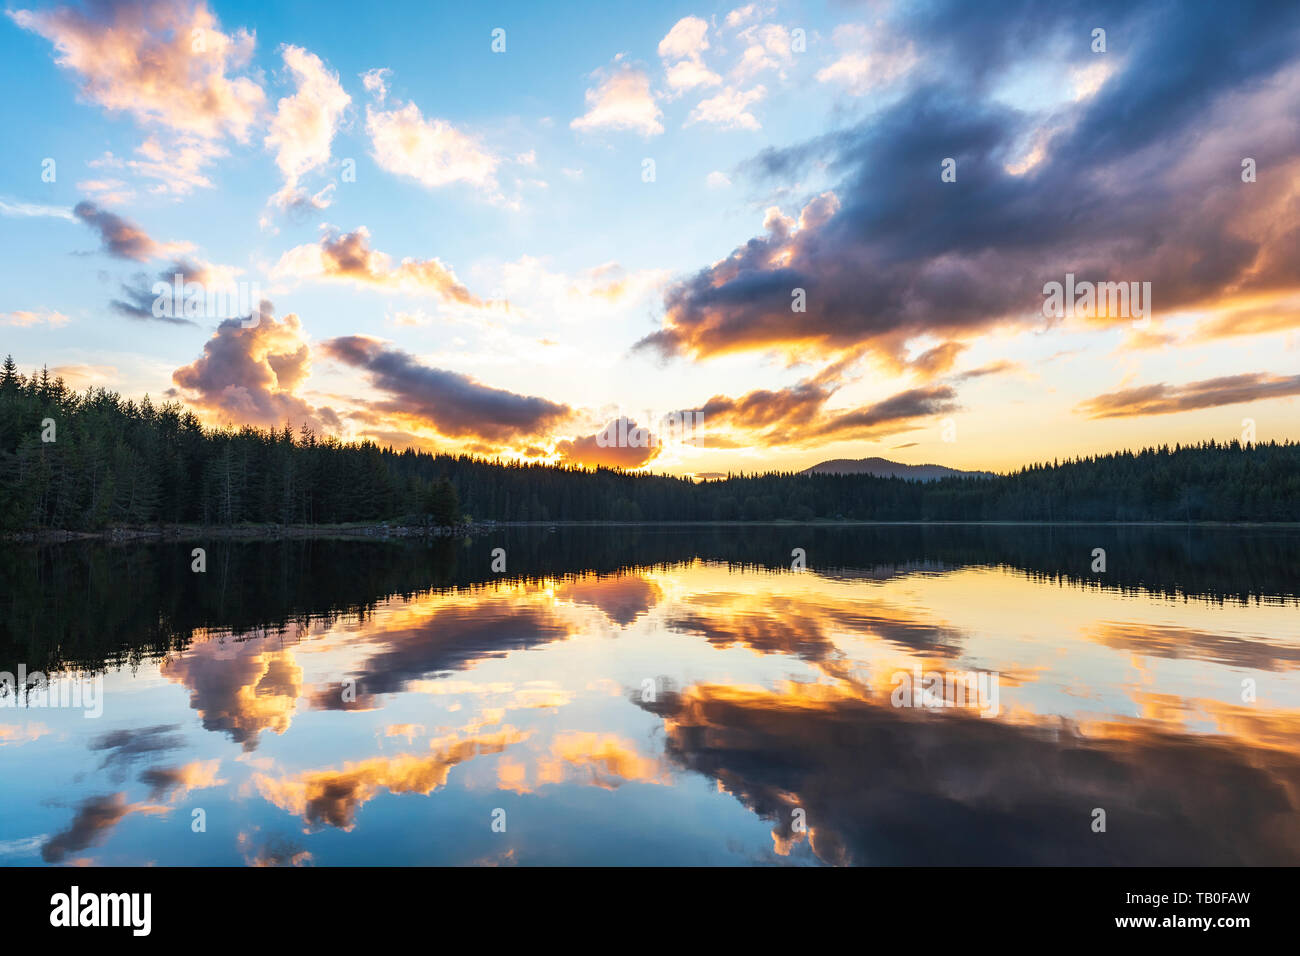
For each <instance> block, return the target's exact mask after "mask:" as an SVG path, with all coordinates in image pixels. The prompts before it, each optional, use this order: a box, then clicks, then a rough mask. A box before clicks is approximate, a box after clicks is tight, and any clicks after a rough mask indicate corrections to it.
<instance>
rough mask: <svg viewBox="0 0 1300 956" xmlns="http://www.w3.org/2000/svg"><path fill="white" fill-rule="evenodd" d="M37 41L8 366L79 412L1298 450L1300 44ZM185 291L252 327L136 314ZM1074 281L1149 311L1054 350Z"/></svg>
mask: <svg viewBox="0 0 1300 956" xmlns="http://www.w3.org/2000/svg"><path fill="white" fill-rule="evenodd" d="M974 6H975V7H977V6H978V5H974ZM1171 11H1172V12H1171ZM6 13H7V16H6V17H5V18H4V19H3V21H0V51H2V52H3V56H0V71H2V72H0V76H2V77H3V80H4V83H5V88H6V89H7V90H10V91H14V93H15V95H12V96H11V97H9V98H8V100H7V101H6V104H5V106H4V109H5V110H6V112H7V115H6V116H5V122H4V124H3V131H4V132H3V133H2V134H0V135H3V136H4V137H5V143H4V145H5V150H4V153H5V156H6V157H7V162H6V163H5V164H3V166H2V167H0V203H2V204H3V205H0V230H3V234H4V239H5V248H6V252H7V255H6V256H5V257H3V259H2V260H0V280H2V283H3V285H2V287H3V289H4V290H5V291H4V301H0V323H3V324H0V334H2V335H3V340H4V341H3V351H5V352H11V353H12V354H13V355H14V357H15V358H16V359H17V360H18V361H19V363H20V365H21V366H22V367H24V368H26V369H29V368H31V367H34V366H38V365H41V364H48V365H49V366H50V367H51V368H53V369H57V370H58V372H59V374H62V375H64V377H65V379H67V380H68V381H69V383H70V384H73V385H74V386H77V387H84V386H86V385H104V386H106V387H110V388H114V389H117V390H119V391H121V392H123V393H124V394H126V395H129V396H133V397H138V396H140V395H142V394H144V393H146V392H148V393H149V394H150V395H151V396H153V397H154V398H155V399H157V398H164V397H165V398H173V399H176V400H179V401H183V402H185V403H186V404H187V405H189V406H190V407H192V408H194V409H195V410H196V411H198V412H199V413H200V414H201V416H202V417H203V418H204V420H205V421H207V422H209V423H212V424H218V423H223V422H232V423H235V424H242V423H250V424H256V425H261V426H267V425H270V424H273V423H275V422H276V421H283V420H284V418H286V417H287V418H290V419H292V420H294V422H295V424H297V423H299V422H300V421H303V420H307V421H310V422H311V423H312V424H313V425H314V426H316V427H317V428H318V429H319V430H322V431H334V432H337V433H338V434H340V435H341V436H342V437H344V438H362V437H373V438H375V439H376V440H379V441H381V442H383V443H393V444H397V445H399V446H400V445H414V446H417V447H427V448H447V449H450V450H466V451H471V452H475V453H481V454H494V455H495V454H500V455H505V456H510V457H527V458H530V459H533V460H547V461H568V462H575V463H582V464H595V463H598V462H604V463H610V464H619V465H624V466H630V467H649V468H651V469H654V470H670V471H674V472H679V473H696V474H707V473H713V472H719V471H726V470H729V469H745V470H754V469H756V468H768V467H782V468H785V467H790V468H793V467H804V466H806V465H809V464H812V463H814V462H816V461H818V460H821V459H824V458H829V457H862V456H866V455H875V454H883V455H886V456H887V457H892V458H896V459H899V460H905V461H942V462H943V463H946V464H954V465H959V466H967V467H981V468H1003V467H1010V466H1012V465H1014V464H1018V463H1020V462H1023V461H1028V460H1038V459H1044V458H1052V457H1058V456H1061V457H1063V456H1068V455H1072V454H1078V453H1085V452H1091V451H1102V450H1110V449H1112V448H1116V447H1123V446H1126V445H1127V446H1136V445H1142V444H1149V443H1153V442H1163V441H1169V442H1173V441H1178V440H1182V441H1196V440H1201V439H1204V438H1210V437H1215V438H1220V439H1223V438H1232V437H1238V435H1239V434H1244V429H1245V427H1246V426H1245V423H1246V421H1247V420H1250V421H1251V422H1252V425H1253V427H1254V428H1256V430H1257V437H1258V438H1259V439H1261V440H1267V439H1269V438H1285V437H1295V434H1296V431H1295V422H1296V421H1297V417H1296V415H1295V410H1296V409H1295V402H1296V398H1295V396H1296V394H1298V393H1300V380H1296V379H1295V376H1294V370H1295V365H1296V362H1295V360H1296V358H1297V354H1296V353H1297V336H1296V334H1295V331H1294V329H1295V327H1296V324H1297V323H1296V316H1297V315H1298V314H1300V304H1298V299H1297V296H1298V295H1300V282H1298V281H1296V277H1295V267H1294V266H1291V267H1289V268H1288V266H1287V265H1286V263H1285V261H1284V260H1285V255H1284V253H1285V248H1286V245H1287V243H1288V242H1289V241H1294V237H1295V235H1296V232H1295V229H1296V223H1297V221H1298V220H1300V214H1297V212H1296V200H1295V195H1294V190H1293V188H1292V187H1290V186H1288V185H1287V183H1288V181H1294V178H1293V177H1292V176H1291V175H1290V173H1291V172H1292V171H1294V170H1295V168H1296V161H1297V139H1298V138H1300V136H1298V134H1297V132H1296V129H1295V122H1294V119H1292V120H1291V121H1290V122H1287V121H1276V122H1274V121H1273V120H1274V119H1275V118H1278V117H1280V116H1281V113H1280V109H1279V108H1280V107H1281V106H1282V105H1284V104H1285V103H1287V102H1291V103H1292V104H1294V102H1295V100H1294V98H1293V94H1294V92H1295V91H1296V89H1297V81H1296V77H1297V73H1298V68H1297V55H1296V53H1295V50H1296V47H1295V45H1294V44H1292V45H1291V52H1290V53H1289V54H1288V53H1287V52H1286V51H1285V45H1286V40H1287V38H1288V37H1289V38H1292V39H1294V38H1295V36H1296V14H1295V13H1294V10H1289V9H1288V7H1287V5H1284V4H1269V3H1259V4H1247V5H1246V8H1245V9H1244V12H1239V13H1237V14H1234V15H1232V16H1226V17H1225V18H1223V19H1221V20H1220V21H1215V20H1213V18H1211V17H1209V16H1208V15H1207V14H1203V13H1200V12H1197V11H1194V10H1190V8H1170V7H1168V6H1167V5H1165V4H1152V3H1146V4H1137V5H1125V4H1108V3H1098V4H1089V5H1078V6H1076V5H1063V6H1061V7H1060V8H1044V7H1039V6H1035V5H1027V6H1023V7H1019V8H1014V5H1013V8H1002V7H999V8H996V9H995V8H990V9H989V10H987V11H983V12H980V11H978V10H976V9H974V7H973V6H972V5H969V4H967V5H962V4H955V5H949V4H945V3H939V2H935V3H926V4H906V3H895V4H888V3H864V4H838V3H837V4H829V5H821V4H799V3H789V2H782V3H769V4H762V3H755V4H751V5H738V4H735V3H732V4H724V5H716V6H710V5H708V4H664V5H646V6H641V7H633V8H624V7H623V6H622V5H609V4H568V3H566V4H563V5H552V6H548V7H547V8H545V9H542V8H539V7H538V5H536V4H493V5H482V6H480V5H474V8H473V9H468V10H467V9H464V8H463V7H462V6H460V5H442V4H429V3H421V4H414V3H411V4H404V3H403V4H384V5H383V6H382V8H376V11H375V13H374V14H370V13H368V12H367V13H366V14H364V15H363V14H358V13H357V12H355V11H354V10H353V9H351V8H347V9H344V8H339V10H338V11H333V10H331V8H330V6H329V5H321V4H306V3H302V4H294V3H290V4H276V5H274V7H273V8H272V9H267V8H265V7H263V6H262V5H255V4H234V3H215V4H210V5H206V4H202V3H198V4H196V3H192V2H187V0H174V2H165V3H158V2H146V3H140V2H132V3H125V4H116V5H98V4H89V5H82V6H76V5H73V6H62V5H57V4H41V5H25V4H12V5H10V6H8V7H7V8H6ZM977 14H978V15H977ZM1162 18H1163V19H1162ZM1161 23H1164V24H1165V26H1164V27H1162V26H1161V25H1160V24H1161ZM1096 26H1102V28H1104V29H1107V45H1106V47H1105V49H1103V50H1098V49H1097V48H1096V46H1097V44H1096V39H1095V36H1094V34H1093V30H1094V29H1095V27H1096ZM498 28H499V29H502V30H504V31H505V34H504V43H505V50H504V52H494V51H493V49H492V45H493V31H494V30H496V29H498ZM195 30H198V31H200V33H198V34H195V33H194V31H195ZM800 31H801V32H800ZM196 38H197V46H196ZM204 40H206V42H202V41H204ZM1213 43H1218V44H1219V49H1220V50H1222V49H1224V48H1226V49H1229V50H1231V49H1236V48H1238V47H1237V46H1234V45H1236V44H1239V45H1240V48H1241V49H1247V48H1250V49H1254V50H1255V51H1256V55H1255V57H1254V59H1253V61H1252V65H1251V67H1250V71H1248V72H1239V73H1238V74H1235V75H1232V74H1229V73H1227V72H1225V71H1221V70H1220V69H1219V68H1218V66H1216V64H1217V63H1219V62H1220V61H1221V60H1222V59H1223V57H1222V56H1219V57H1217V58H1216V57H1215V56H1214V55H1212V54H1213V50H1214V47H1213V46H1212V44H1213ZM1274 44H1276V47H1277V48H1276V49H1275V48H1273V45H1274ZM1180 50H1181V52H1182V57H1181V59H1178V58H1177V54H1178V53H1179V51H1180ZM1228 59H1229V60H1231V57H1229V58H1228ZM376 71H379V72H376ZM367 77H368V79H367ZM1124 110H1128V111H1130V112H1131V114H1132V115H1131V116H1126V115H1124ZM1291 115H1292V117H1294V115H1295V114H1294V112H1292V114H1291ZM1107 122H1109V125H1107ZM1262 126H1263V127H1267V128H1268V130H1269V131H1268V132H1267V134H1261V133H1259V132H1258V130H1259V129H1260V128H1261V127H1262ZM277 130H278V131H279V132H278V133H277ZM1123 130H1132V131H1138V130H1140V131H1141V132H1134V133H1133V134H1131V135H1129V134H1121V132H1119V131H1123ZM1198 130H1199V136H1198ZM948 156H954V157H956V169H957V170H958V172H957V176H956V182H951V183H950V182H945V181H943V180H942V179H941V176H940V163H941V161H942V160H943V159H945V158H946V157H948ZM1247 156H1252V157H1255V156H1257V157H1258V162H1259V163H1260V164H1261V171H1260V174H1259V178H1258V179H1257V180H1256V181H1252V182H1250V183H1246V182H1244V181H1243V179H1242V176H1241V169H1240V163H1241V161H1242V158H1243V157H1247ZM47 160H53V161H54V163H55V166H54V177H53V181H47V180H48V179H49V178H50V177H49V174H48V163H47ZM647 161H652V162H653V165H654V176H653V179H652V180H648V179H647V177H646V175H645V169H646V162H647ZM294 163H297V167H296V168H297V172H295V173H294V174H293V175H292V176H290V175H288V174H286V173H285V171H284V170H285V169H286V168H290V167H292V166H293V164H294ZM286 164H287V165H286ZM352 170H355V176H353V175H352ZM43 173H44V174H45V175H44V176H43ZM1188 197H1194V200H1193V201H1191V202H1190V203H1189V202H1188ZM79 204H83V205H79ZM1099 211H1100V213H1104V215H1103V214H1099ZM124 230H125V231H124ZM124 235H130V236H136V237H139V236H141V235H142V236H143V237H145V238H144V239H139V240H138V241H137V242H136V243H135V244H134V245H130V246H124V245H123V244H122V243H121V241H120V240H121V237H122V236H124ZM115 237H116V244H115ZM1030 237H1035V238H1030ZM746 250H748V252H746ZM358 256H359V258H358ZM322 257H323V258H322ZM372 257H373V258H372ZM1293 258H1294V257H1293ZM408 260H409V264H408V265H404V264H403V263H406V262H407V261H408ZM175 262H182V263H184V264H186V270H187V272H186V274H187V275H188V276H189V277H190V278H191V279H197V280H198V281H200V282H204V283H211V282H214V281H215V280H214V279H213V277H214V276H217V275H224V276H226V277H228V278H231V279H234V280H236V281H239V282H242V283H244V284H245V286H248V287H252V286H256V291H257V292H258V293H259V294H260V296H262V297H264V298H265V299H266V300H267V301H268V306H267V307H266V308H264V309H263V310H262V311H261V313H260V315H259V320H258V321H259V324H258V326H257V327H256V328H252V329H249V328H242V327H241V323H239V322H237V321H231V320H230V316H229V315H228V314H206V313H205V314H202V315H199V316H194V317H191V319H190V321H167V320H166V319H163V320H159V319H158V318H156V317H152V318H151V317H150V316H149V315H147V314H141V313H139V311H138V312H137V314H135V315H132V314H129V313H128V312H126V311H124V310H123V309H121V308H119V307H117V306H114V305H113V303H114V302H119V303H120V302H123V301H124V300H125V301H128V302H129V301H131V296H130V295H129V294H127V292H125V291H124V290H123V285H124V284H125V285H127V286H128V287H130V288H133V289H135V290H136V291H137V293H139V294H143V292H141V290H147V289H148V288H149V286H150V284H151V283H152V282H154V281H155V280H156V279H158V277H159V276H161V275H166V274H170V273H169V270H172V268H173V266H172V264H173V263H175ZM1067 272H1071V273H1075V272H1077V273H1078V274H1079V276H1080V278H1081V279H1082V278H1091V279H1093V280H1094V281H1106V280H1116V281H1125V282H1128V281H1135V282H1138V283H1141V282H1143V281H1148V282H1151V283H1152V286H1153V289H1154V291H1153V293H1152V296H1153V299H1154V301H1155V302H1156V306H1155V309H1154V310H1153V312H1152V315H1151V316H1149V317H1147V319H1146V321H1138V322H1136V323H1135V322H1134V321H1133V317H1132V316H1129V315H1114V314H1101V315H1097V314H1094V315H1092V316H1087V317H1084V318H1083V319H1081V320H1079V321H1070V320H1067V321H1064V322H1058V321H1053V320H1052V319H1051V317H1048V316H1044V315H1043V313H1042V311H1041V309H1040V305H1041V303H1042V296H1041V293H1040V292H1039V291H1038V290H1039V289H1040V288H1041V287H1042V286H1043V284H1044V283H1045V282H1049V281H1060V280H1063V279H1064V276H1065V274H1066V273H1067ZM795 288H804V289H805V290H806V292H807V294H808V298H809V306H808V308H807V311H806V312H794V311H791V309H790V305H789V303H790V298H791V294H792V292H793V290H794V289H795ZM507 303H508V304H507ZM290 316H293V317H294V318H293V319H290V318H289V317H290ZM223 323H224V324H223ZM1153 323H1154V324H1153ZM678 410H690V411H696V412H699V413H700V420H701V421H703V422H704V423H705V428H706V433H702V434H698V435H695V436H693V438H692V440H691V442H690V443H688V444H685V445H678V446H676V447H668V446H665V445H659V446H657V447H655V448H650V449H646V448H633V449H620V450H618V451H610V450H608V449H607V448H606V447H605V446H604V445H602V444H601V443H599V442H596V441H595V437H596V436H597V435H599V434H600V433H601V430H602V428H603V427H604V426H605V425H606V424H607V423H608V422H609V421H611V420H613V419H616V418H617V417H619V416H620V415H626V416H628V417H629V418H631V419H632V420H634V421H635V422H636V423H637V424H639V425H644V426H647V427H649V428H650V429H651V430H652V431H654V432H658V431H660V428H659V426H658V419H659V417H660V416H662V415H663V414H666V413H670V412H674V411H678Z"/></svg>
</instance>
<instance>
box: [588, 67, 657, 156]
mask: <svg viewBox="0 0 1300 956" xmlns="http://www.w3.org/2000/svg"><path fill="white" fill-rule="evenodd" d="M592 76H593V78H595V79H597V81H598V82H597V84H596V85H595V86H594V87H592V88H591V89H589V90H587V93H586V100H587V112H586V113H584V114H583V115H582V116H579V117H578V118H577V119H575V120H574V121H573V122H571V123H570V124H569V126H570V127H572V128H573V129H576V130H579V131H580V132H591V131H593V130H597V129H626V130H632V131H633V132H637V133H640V134H641V135H642V136H655V135H658V134H659V133H662V132H663V131H664V127H663V123H662V122H661V120H662V119H663V113H662V111H660V109H659V107H658V106H657V105H656V104H655V101H654V96H653V95H652V94H651V92H650V77H649V76H648V75H647V74H646V72H645V70H642V69H640V68H638V67H634V66H632V65H631V64H630V63H625V62H623V55H622V54H619V55H618V56H617V57H615V58H614V63H613V66H612V67H611V68H610V69H607V70H597V71H596V72H595V73H593V74H592Z"/></svg>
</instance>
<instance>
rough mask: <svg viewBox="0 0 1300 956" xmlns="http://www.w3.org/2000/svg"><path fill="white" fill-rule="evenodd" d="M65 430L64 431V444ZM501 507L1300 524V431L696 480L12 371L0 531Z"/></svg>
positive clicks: (702, 515)
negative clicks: (249, 418)
mask: <svg viewBox="0 0 1300 956" xmlns="http://www.w3.org/2000/svg"><path fill="white" fill-rule="evenodd" d="M50 439H53V440H50ZM467 518H472V519H473V520H479V521H481V520H495V521H772V520H783V519H788V520H794V521H812V520H816V519H829V520H872V521H1261V522H1275V521H1300V444H1297V443H1295V442H1290V441H1287V442H1282V443H1279V442H1267V443H1247V444H1242V443H1240V442H1238V441H1236V440H1233V441H1231V442H1219V441H1214V440H1210V441H1205V442H1202V443H1200V444H1197V445H1181V446H1179V445H1175V446H1173V447H1169V446H1167V445H1162V446H1159V447H1152V448H1143V449H1141V450H1138V451H1129V450H1125V451H1118V452H1113V453H1110V454H1105V455H1097V456H1091V457H1084V458H1077V459H1072V460H1067V461H1054V462H1051V463H1036V464H1030V465H1026V466H1024V467H1022V468H1021V469H1020V470H1018V471H1014V472H1011V473H1009V474H1005V475H1000V476H997V477H994V478H976V477H958V478H945V479H942V480H939V481H934V482H929V483H921V482H912V481H907V480H905V479H901V478H879V477H875V476H871V475H800V474H793V473H781V472H769V473H764V474H750V475H746V474H735V475H728V476H727V477H726V478H719V479H713V480H706V481H696V480H693V479H691V478H685V477H673V476H668V475H654V474H643V473H628V472H623V471H618V470H614V469H607V468H598V469H595V470H589V469H583V468H579V467H573V466H564V465H551V464H542V463H521V462H503V461H492V460H487V459H484V458H477V457H471V456H468V455H450V454H434V453H430V452H425V451H415V450H412V449H404V450H402V451H397V450H394V449H393V448H392V447H381V446H379V445H378V444H376V443H374V442H373V441H361V442H342V441H340V440H339V439H338V438H336V437H334V436H318V435H316V434H314V433H313V432H312V431H311V429H309V428H307V427H306V426H302V427H300V428H299V429H298V430H296V431H295V430H294V429H293V427H292V426H291V424H289V423H286V424H285V425H284V427H283V428H280V429H259V428H255V427H251V426H244V427H242V428H233V427H226V428H206V427H204V426H203V424H202V423H201V422H200V421H199V420H198V418H197V417H196V416H195V415H194V414H193V412H191V411H189V410H188V409H186V408H185V407H184V406H183V405H181V404H179V403H177V402H167V403H165V404H161V405H155V404H154V403H153V402H151V401H150V399H149V398H148V397H147V396H146V397H145V398H143V399H141V400H140V401H138V402H137V401H134V400H129V399H126V400H124V399H123V398H122V397H121V396H119V395H117V394H116V393H114V392H111V391H108V390H105V389H102V388H91V389H87V390H86V391H85V392H83V393H77V392H75V391H73V390H71V389H69V388H68V387H67V386H66V385H65V384H64V382H63V381H62V380H61V379H59V378H51V377H50V375H49V373H48V372H47V371H45V370H42V371H41V372H40V373H33V374H31V375H27V376H24V375H22V374H21V373H20V372H19V371H18V370H17V367H16V366H15V363H14V361H13V359H12V358H6V360H5V363H4V366H3V371H2V372H0V531H4V532H15V531H41V530H52V529H58V530H96V529H102V528H108V527H119V526H124V527H145V526H157V525H205V526H211V525H244V524H253V525H327V524H341V523H355V522H381V521H386V522H399V523H426V524H437V525H449V524H454V523H456V522H458V521H461V520H464V519H467Z"/></svg>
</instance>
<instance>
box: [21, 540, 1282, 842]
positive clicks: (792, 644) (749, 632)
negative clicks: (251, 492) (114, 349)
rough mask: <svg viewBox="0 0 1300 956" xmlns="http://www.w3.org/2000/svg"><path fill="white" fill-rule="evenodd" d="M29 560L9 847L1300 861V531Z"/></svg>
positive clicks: (329, 543)
mask: <svg viewBox="0 0 1300 956" xmlns="http://www.w3.org/2000/svg"><path fill="white" fill-rule="evenodd" d="M194 548H203V549H204V552H205V554H204V562H205V570H203V571H202V572H197V571H195V570H193V569H192V568H193V564H194V560H195V559H194V557H193V549H194ZM498 549H500V550H498ZM1098 549H1101V550H1100V552H1099V551H1098ZM1103 558H1104V570H1101V569H1100V567H1101V566H1100V565H1099V560H1101V559H1103ZM494 565H495V567H496V570H494ZM503 565H504V569H503V570H502V569H501V568H502V566H503ZM801 565H802V566H801ZM0 585H3V593H2V595H0V601H2V603H3V610H4V614H3V622H0V669H4V670H6V671H8V672H10V673H12V674H15V675H16V674H17V673H18V669H19V667H20V666H21V667H22V668H23V669H24V670H25V671H26V673H27V674H28V675H31V674H32V673H33V672H40V673H42V674H45V675H48V678H49V679H50V680H51V683H50V685H49V687H48V688H47V690H46V692H45V693H44V694H42V693H41V692H40V691H39V689H38V688H37V687H36V686H35V685H33V686H32V687H31V688H29V689H28V691H27V692H25V693H24V692H23V691H22V690H21V689H19V688H17V687H16V686H15V684H16V680H15V681H14V682H11V683H10V684H9V685H7V688H6V689H7V691H8V692H7V693H6V694H5V696H4V697H3V698H0V865H9V866H14V865H19V866H29V865H43V864H65V865H66V864H94V865H147V864H157V865H205V866H242V865H307V866H311V865H315V866H330V865H397V866H403V865H426V864H432V865H555V864H558V865H590V864H598V865H751V864H773V865H799V866H820V865H865V866H871V865H899V864H921V865H931V864H956V865H973V864H1048V865H1062V864H1116V865H1140V864H1141V865H1145V864H1154V865H1203V864H1205V865H1208V864H1228V865H1233V864H1247V865H1255V864H1289V865H1295V864H1297V863H1300V813H1297V810H1298V809H1300V679H1298V675H1300V614H1298V613H1297V610H1298V605H1300V601H1298V596H1300V530H1298V529H1294V528H1289V529H1288V528H1281V529H1266V528H1209V527H1179V528H1169V527H1060V526H1058V527H1045V526H916V525H910V526H909V525H879V526H851V527H822V526H800V525H773V526H758V527H756V526H749V527H745V526H705V527H699V526H696V527H689V526H663V527H640V528H636V527H606V528H585V527H560V528H558V529H556V530H554V531H549V530H548V529H545V528H537V529H534V528H508V529H499V530H497V531H494V532H492V533H489V534H486V535H482V536H478V537H475V538H472V539H466V540H447V539H439V540H434V541H416V542H412V541H383V540H323V539H313V540H288V541H258V542H247V541H232V540H218V539H212V540H207V541H204V540H195V541H184V542H166V543H153V544H139V543H135V544H109V543H105V542H96V543H75V544H65V545H57V546H46V547H34V546H32V547H28V546H11V545H7V546H6V548H5V553H4V554H3V555H2V556H0ZM96 677H98V678H100V680H99V683H98V684H97V683H96ZM73 678H76V680H75V681H74V680H73ZM74 684H75V685H76V687H77V688H83V687H84V690H85V693H84V696H83V697H81V698H80V699H79V701H78V699H76V698H70V697H68V695H67V694H66V693H63V697H62V699H60V694H59V693H55V692H54V689H55V688H57V687H60V686H61V687H62V688H63V691H64V692H66V690H67V688H68V687H69V686H72V685H74ZM95 687H98V690H93V688H95ZM51 704H58V705H59V706H52V705H51Z"/></svg>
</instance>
